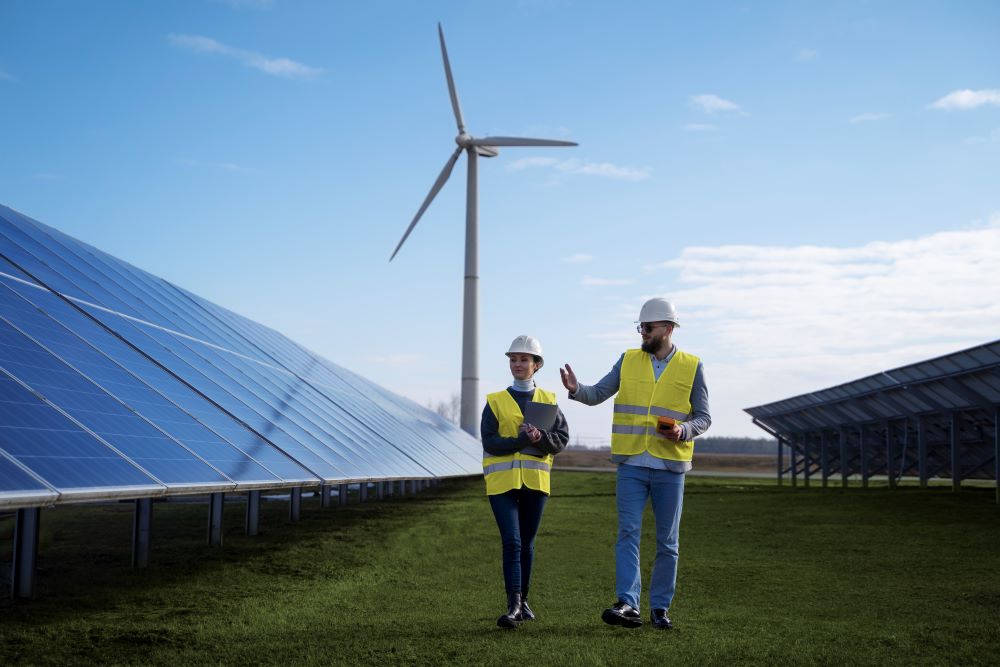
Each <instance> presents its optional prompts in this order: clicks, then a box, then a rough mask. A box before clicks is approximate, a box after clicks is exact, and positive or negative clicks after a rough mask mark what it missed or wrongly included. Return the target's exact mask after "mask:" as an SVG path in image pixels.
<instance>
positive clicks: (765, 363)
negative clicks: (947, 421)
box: [616, 215, 1000, 433]
mask: <svg viewBox="0 0 1000 667" xmlns="http://www.w3.org/2000/svg"><path fill="white" fill-rule="evenodd" d="M660 268H661V269H668V270H670V272H671V274H672V275H671V277H670V279H669V282H668V285H669V287H667V288H665V289H663V292H664V295H665V296H668V297H669V298H671V300H673V301H674V303H675V304H676V305H677V307H678V311H679V314H680V317H681V321H682V323H683V326H682V328H681V329H679V330H678V331H679V333H678V334H677V338H676V340H677V343H678V345H679V346H680V347H681V348H683V349H689V350H690V351H691V352H694V353H696V354H699V355H701V356H702V357H703V359H705V364H706V369H707V372H708V377H709V383H710V385H711V391H712V408H713V422H714V425H713V430H715V431H716V432H719V433H737V432H743V433H745V432H746V428H747V427H746V423H747V418H746V416H745V415H744V414H741V410H742V409H743V408H745V407H749V406H752V405H759V404H763V403H768V402H771V401H774V400H778V399H782V398H788V397H790V396H794V395H797V394H801V393H804V392H808V391H814V390H817V389H823V388H825V387H829V386H833V385H836V384H840V383H842V382H846V381H849V380H854V379H857V378H860V377H864V376H867V375H871V374H874V373H878V372H880V371H884V370H889V369H891V368H895V367H898V366H902V365H906V364H910V363H913V362H916V361H921V360H924V359H928V358H931V357H934V356H938V355H941V354H946V353H948V352H953V351H956V350H959V349H963V348H968V347H973V346H975V345H979V344H982V343H984V342H987V341H991V340H995V339H996V338H997V337H998V332H1000V300H998V299H997V296H996V295H997V294H1000V215H996V216H994V217H993V218H992V219H991V220H989V221H987V222H982V223H978V224H973V225H970V227H969V228H967V229H962V230H958V231H946V232H940V233H936V234H931V235H928V236H924V237H920V238H915V239H908V240H902V241H895V242H873V243H868V244H865V245H861V246H855V247H820V246H752V245H744V246H716V247H691V248H686V249H684V250H683V251H682V252H681V254H680V255H679V256H678V257H677V258H675V259H673V260H670V261H668V262H664V263H663V264H661V265H660ZM674 272H676V275H673V273H674ZM650 280H651V277H647V278H645V279H644V282H647V283H648V282H649V281H650ZM616 341H617V339H616Z"/></svg>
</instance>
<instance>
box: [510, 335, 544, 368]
mask: <svg viewBox="0 0 1000 667" xmlns="http://www.w3.org/2000/svg"><path fill="white" fill-rule="evenodd" d="M514 353H520V354H530V355H531V356H533V357H538V367H539V368H541V367H542V366H544V365H545V360H544V359H542V344H541V343H539V342H538V339H537V338H533V337H531V336H524V335H521V336H518V337H517V338H515V339H514V340H513V342H511V344H510V349H509V350H507V352H506V354H507V356H508V357H509V356H510V355H512V354H514Z"/></svg>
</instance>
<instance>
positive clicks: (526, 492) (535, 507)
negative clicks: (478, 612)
mask: <svg viewBox="0 0 1000 667" xmlns="http://www.w3.org/2000/svg"><path fill="white" fill-rule="evenodd" d="M489 499H490V507H492V508H493V516H494V517H495V518H496V520H497V527H498V528H499V529H500V539H501V541H502V542H503V582H504V586H505V587H506V589H507V592H508V593H527V592H528V585H529V584H530V583H531V564H532V563H533V562H534V560H535V535H537V534H538V526H539V525H540V524H541V523H542V511H543V510H544V509H545V501H546V500H548V499H549V497H548V496H547V495H546V494H544V493H542V492H541V491H535V490H534V489H529V488H527V487H524V486H522V487H521V488H520V489H514V490H512V491H507V492H506V493H498V494H496V495H493V496H489Z"/></svg>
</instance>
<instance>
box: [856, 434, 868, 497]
mask: <svg viewBox="0 0 1000 667" xmlns="http://www.w3.org/2000/svg"><path fill="white" fill-rule="evenodd" d="M858 455H859V456H860V457H861V487H862V488H864V489H867V488H868V443H867V442H865V427H864V424H862V425H861V426H859V427H858Z"/></svg>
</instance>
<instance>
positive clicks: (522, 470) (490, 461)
mask: <svg viewBox="0 0 1000 667" xmlns="http://www.w3.org/2000/svg"><path fill="white" fill-rule="evenodd" d="M531 400H533V401H535V402H536V403H551V404H553V405H555V403H556V395H555V394H554V393H552V392H551V391H545V390H544V389H539V388H538V387H535V393H534V395H533V396H532V397H531ZM486 402H487V403H488V404H489V406H490V409H491V410H492V411H493V414H494V415H495V416H496V418H497V424H498V425H499V435H500V437H502V438H516V437H517V435H518V429H519V428H520V427H521V424H522V423H523V422H524V415H523V414H521V408H519V407H518V405H517V401H515V400H514V397H513V396H511V395H510V392H508V391H507V390H506V389H505V390H504V391H498V392H496V393H493V394H490V395H489V396H487V397H486ZM551 471H552V455H551V454H547V455H545V456H531V455H530V454H522V453H521V452H514V453H513V454H508V455H506V456H493V455H492V454H490V453H489V452H487V451H486V450H483V476H484V477H485V478H486V495H489V496H494V495H496V494H498V493H506V492H507V491H510V490H511V489H519V488H521V487H522V486H526V487H528V488H529V489H534V490H536V491H542V492H543V493H549V478H550V473H551Z"/></svg>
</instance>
